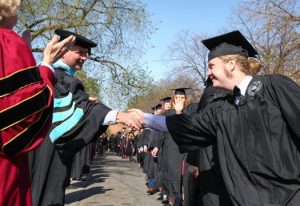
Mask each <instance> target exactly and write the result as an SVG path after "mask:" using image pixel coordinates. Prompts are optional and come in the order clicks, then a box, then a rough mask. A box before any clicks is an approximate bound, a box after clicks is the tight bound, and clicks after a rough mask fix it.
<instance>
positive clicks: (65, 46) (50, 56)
mask: <svg viewBox="0 0 300 206" xmlns="http://www.w3.org/2000/svg"><path fill="white" fill-rule="evenodd" d="M75 39H76V37H75V36H72V35H71V36H69V37H68V38H66V39H64V40H63V41H61V42H59V36H57V35H54V36H53V38H52V39H51V41H50V42H49V43H48V44H47V46H46V48H45V49H44V58H43V62H44V63H47V64H50V65H51V64H53V63H54V62H56V61H57V60H58V59H60V58H61V57H62V56H63V55H64V54H65V53H66V52H67V51H69V49H70V48H71V47H72V46H73V45H74V43H75Z"/></svg>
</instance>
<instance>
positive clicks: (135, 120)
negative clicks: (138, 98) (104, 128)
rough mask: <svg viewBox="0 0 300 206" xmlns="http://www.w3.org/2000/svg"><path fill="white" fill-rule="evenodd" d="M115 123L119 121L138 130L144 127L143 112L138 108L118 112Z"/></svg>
mask: <svg viewBox="0 0 300 206" xmlns="http://www.w3.org/2000/svg"><path fill="white" fill-rule="evenodd" d="M116 123H121V124H124V125H126V126H128V127H130V128H132V129H135V130H140V129H142V128H144V112H143V111H142V110H139V109H131V110H129V111H128V112H119V113H118V114H117V117H116Z"/></svg>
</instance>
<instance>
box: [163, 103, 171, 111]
mask: <svg viewBox="0 0 300 206" xmlns="http://www.w3.org/2000/svg"><path fill="white" fill-rule="evenodd" d="M169 109H171V102H165V103H164V110H169Z"/></svg>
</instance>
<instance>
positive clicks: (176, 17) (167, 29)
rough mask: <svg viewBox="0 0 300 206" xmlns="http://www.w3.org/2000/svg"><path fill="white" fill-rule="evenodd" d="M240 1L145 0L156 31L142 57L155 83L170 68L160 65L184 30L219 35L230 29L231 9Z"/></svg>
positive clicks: (163, 76) (163, 63)
mask: <svg viewBox="0 0 300 206" xmlns="http://www.w3.org/2000/svg"><path fill="white" fill-rule="evenodd" d="M241 1H242V0H145V3H146V4H147V9H148V12H149V13H150V15H151V20H152V21H153V23H154V25H155V26H156V27H157V28H158V30H157V31H156V32H155V33H154V34H153V35H152V36H151V39H150V45H151V48H149V49H148V50H147V52H146V54H145V56H144V61H145V62H146V63H147V65H148V69H149V70H150V71H151V73H152V76H153V78H154V80H155V81H158V80H160V79H164V78H165V77H166V75H167V74H168V73H169V72H170V68H168V67H167V65H166V63H165V62H164V61H162V59H164V55H165V54H166V52H167V50H168V47H169V46H170V45H171V44H172V43H173V42H174V41H175V39H176V38H177V36H178V34H179V33H180V32H182V31H184V30H188V31H190V32H193V33H199V34H201V33H205V34H207V35H209V36H215V35H218V34H219V33H218V31H221V30H222V29H223V28H224V27H225V26H226V25H229V23H230V22H229V17H230V12H231V8H232V7H233V6H235V5H236V4H238V3H240V2H241Z"/></svg>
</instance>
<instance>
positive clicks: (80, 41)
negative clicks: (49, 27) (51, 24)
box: [54, 29, 97, 49]
mask: <svg viewBox="0 0 300 206" xmlns="http://www.w3.org/2000/svg"><path fill="white" fill-rule="evenodd" d="M54 33H55V34H57V35H59V36H60V41H61V40H64V39H65V38H67V37H69V36H71V35H73V36H75V37H76V40H75V45H78V46H81V47H83V48H89V49H90V48H92V47H96V46H97V44H96V43H95V42H93V41H92V40H89V39H87V38H85V37H84V36H81V35H80V34H76V33H74V32H71V31H67V30H63V29H56V30H55V31H54Z"/></svg>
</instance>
